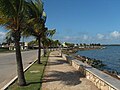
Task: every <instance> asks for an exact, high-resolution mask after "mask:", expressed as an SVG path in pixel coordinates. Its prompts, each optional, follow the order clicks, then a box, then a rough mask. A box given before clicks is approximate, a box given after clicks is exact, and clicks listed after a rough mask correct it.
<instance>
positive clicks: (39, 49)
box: [38, 36, 41, 64]
mask: <svg viewBox="0 0 120 90" xmlns="http://www.w3.org/2000/svg"><path fill="white" fill-rule="evenodd" d="M38 44H39V47H38V64H41V60H40V59H41V58H40V57H41V38H40V36H39V37H38Z"/></svg>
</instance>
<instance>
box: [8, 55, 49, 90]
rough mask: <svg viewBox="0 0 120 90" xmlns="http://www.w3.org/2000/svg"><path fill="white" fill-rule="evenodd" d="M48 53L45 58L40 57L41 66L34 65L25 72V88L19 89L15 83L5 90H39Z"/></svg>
mask: <svg viewBox="0 0 120 90" xmlns="http://www.w3.org/2000/svg"><path fill="white" fill-rule="evenodd" d="M48 56H49V53H48V54H47V56H46V57H43V56H42V57H41V61H42V64H37V63H34V64H33V65H32V66H31V67H30V68H29V69H28V70H27V71H26V72H25V78H26V82H27V86H23V87H20V86H18V85H17V81H16V82H15V83H14V84H12V85H11V86H10V87H9V88H8V89H7V90H40V88H41V84H42V83H41V81H42V77H43V74H44V69H45V66H46V65H47V60H48Z"/></svg>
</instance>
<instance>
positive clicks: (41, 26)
mask: <svg viewBox="0 0 120 90" xmlns="http://www.w3.org/2000/svg"><path fill="white" fill-rule="evenodd" d="M27 19H28V22H27V29H26V31H25V34H26V35H28V36H29V35H33V36H35V37H36V39H37V40H38V45H39V49H38V64H41V61H40V57H41V38H42V35H43V34H44V32H46V28H45V22H46V14H45V12H44V11H43V3H42V1H41V0H35V1H32V0H29V3H28V4H27Z"/></svg>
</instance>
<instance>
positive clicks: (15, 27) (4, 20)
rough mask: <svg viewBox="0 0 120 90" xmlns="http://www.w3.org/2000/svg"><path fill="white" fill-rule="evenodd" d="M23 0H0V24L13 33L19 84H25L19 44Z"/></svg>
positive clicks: (22, 18)
mask: <svg viewBox="0 0 120 90" xmlns="http://www.w3.org/2000/svg"><path fill="white" fill-rule="evenodd" d="M24 2H25V1H24V0H0V24H1V25H4V26H5V27H6V28H7V29H9V30H10V31H12V34H13V39H14V43H15V48H16V62H17V73H18V82H19V85H20V86H24V85H26V81H25V77H24V72H23V64H22V57H21V51H20V44H19V41H20V38H21V32H22V29H21V28H22V22H23V21H24Z"/></svg>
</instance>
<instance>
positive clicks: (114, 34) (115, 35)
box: [110, 31, 120, 38]
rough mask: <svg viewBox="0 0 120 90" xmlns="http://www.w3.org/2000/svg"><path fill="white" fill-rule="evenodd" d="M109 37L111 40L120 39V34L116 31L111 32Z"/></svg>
mask: <svg viewBox="0 0 120 90" xmlns="http://www.w3.org/2000/svg"><path fill="white" fill-rule="evenodd" d="M110 36H111V37H113V38H120V32H118V31H113V32H111V33H110Z"/></svg>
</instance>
